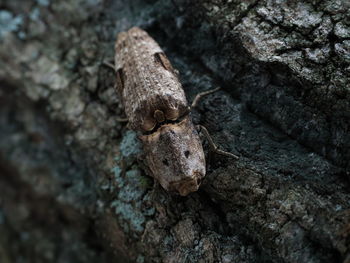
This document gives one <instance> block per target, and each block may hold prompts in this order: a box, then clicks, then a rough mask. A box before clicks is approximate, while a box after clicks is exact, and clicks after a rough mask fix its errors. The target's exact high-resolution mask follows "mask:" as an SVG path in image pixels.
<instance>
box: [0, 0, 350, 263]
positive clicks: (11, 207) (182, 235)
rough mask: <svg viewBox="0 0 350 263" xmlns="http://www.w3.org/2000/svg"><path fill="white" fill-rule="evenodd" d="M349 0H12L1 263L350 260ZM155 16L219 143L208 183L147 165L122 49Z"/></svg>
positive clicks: (1, 64) (0, 193) (6, 54)
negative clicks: (178, 188)
mask: <svg viewBox="0 0 350 263" xmlns="http://www.w3.org/2000/svg"><path fill="white" fill-rule="evenodd" d="M348 10H349V3H348V1H345V0H344V1H341V0H324V1H317V0H315V1H307V0H304V1H274V0H263V1H235V0H233V1H219V0H205V1H186V0H172V1H170V0H163V1H155V0H147V1H142V0H131V1H127V0H125V1H123V0H114V1H102V0H91V1H78V0H77V1H75V0H74V1H73V0H68V1H49V0H36V1H34V0H32V1H19V0H17V1H6V2H5V1H2V2H0V41H1V45H0V58H1V59H0V80H1V82H0V85H1V89H0V201H1V203H0V205H1V206H0V233H1V234H0V262H6V263H11V262H110V261H112V260H113V261H115V262H139V263H140V262H349V261H350V251H349V242H350V228H349V225H350V208H349V206H350V204H349V200H350V192H349V169H350V166H349V163H350V162H349V160H350V135H349V125H350V121H349V119H350V103H349V101H350V100H349V99H350V96H349V92H350V91H349V85H348V83H349V79H350V23H349V21H350V17H349V15H350V14H349V11H348ZM135 25H136V26H140V27H142V28H144V29H146V30H147V31H148V32H149V33H150V35H151V36H152V37H154V38H155V39H156V40H157V41H158V42H159V43H160V45H161V47H162V48H163V49H164V50H165V52H166V54H167V55H168V57H169V59H170V61H171V62H172V63H173V65H174V67H175V68H177V69H178V70H179V72H180V77H181V81H182V84H183V86H184V88H185V92H186V95H187V96H188V98H189V101H191V99H193V96H194V95H195V94H196V93H197V92H198V91H203V90H206V89H209V88H212V87H216V86H221V87H223V89H224V90H223V91H220V92H218V93H215V94H213V95H211V96H209V97H207V98H205V99H204V101H202V102H201V104H200V106H199V110H198V111H197V112H194V113H193V115H194V119H195V121H196V122H197V123H201V124H204V125H205V126H206V127H207V128H208V130H209V131H210V132H211V134H212V135H213V137H214V138H215V141H216V142H217V143H218V144H219V145H221V146H222V147H224V148H226V150H229V151H231V152H234V153H236V154H239V155H240V157H241V158H240V160H239V161H237V162H232V161H230V160H228V159H226V158H222V157H219V156H213V158H211V160H210V162H209V163H210V169H209V171H208V172H207V176H206V179H205V180H204V182H203V185H202V187H201V188H200V190H199V191H198V192H196V193H194V194H191V195H190V196H188V197H185V198H182V197H178V196H172V195H169V194H168V193H166V192H165V191H163V190H162V189H161V188H160V187H153V180H152V179H151V178H149V177H147V176H146V175H145V173H144V172H143V170H142V169H141V168H140V167H139V165H138V162H137V160H136V156H137V155H138V153H139V151H140V147H139V145H138V144H137V141H136V140H135V134H134V133H132V132H130V131H128V130H127V129H126V128H125V127H124V126H123V124H121V123H118V122H117V121H116V116H121V115H122V114H123V112H122V110H121V106H120V99H119V98H118V96H117V94H116V93H115V91H114V89H113V85H114V82H115V76H114V75H113V73H111V72H110V71H109V69H107V68H104V67H102V66H101V63H102V61H103V60H106V59H108V60H109V59H110V58H113V55H114V54H113V53H114V41H115V36H116V34H117V33H118V32H120V31H124V30H127V29H128V28H130V27H132V26H135Z"/></svg>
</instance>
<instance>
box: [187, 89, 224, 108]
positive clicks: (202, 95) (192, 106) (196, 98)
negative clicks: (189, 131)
mask: <svg viewBox="0 0 350 263" xmlns="http://www.w3.org/2000/svg"><path fill="white" fill-rule="evenodd" d="M219 89H220V87H218V88H215V89H211V90H207V91H203V92H201V93H198V94H197V95H196V97H195V98H194V100H193V102H192V105H191V109H192V108H195V107H196V106H197V104H198V102H199V100H200V99H201V98H203V97H204V96H206V95H209V94H212V93H214V92H216V91H218V90H219Z"/></svg>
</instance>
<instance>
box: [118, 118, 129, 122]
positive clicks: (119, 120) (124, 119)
mask: <svg viewBox="0 0 350 263" xmlns="http://www.w3.org/2000/svg"><path fill="white" fill-rule="evenodd" d="M115 119H116V121H117V122H128V121H129V120H128V118H120V117H117V118H115Z"/></svg>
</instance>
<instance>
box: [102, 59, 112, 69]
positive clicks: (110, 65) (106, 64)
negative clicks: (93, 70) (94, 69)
mask: <svg viewBox="0 0 350 263" xmlns="http://www.w3.org/2000/svg"><path fill="white" fill-rule="evenodd" d="M102 65H104V66H106V67H108V68H111V69H113V71H115V67H114V65H113V64H112V63H111V62H108V61H103V62H102Z"/></svg>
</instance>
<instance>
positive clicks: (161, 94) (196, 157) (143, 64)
mask: <svg viewBox="0 0 350 263" xmlns="http://www.w3.org/2000/svg"><path fill="white" fill-rule="evenodd" d="M115 51H116V55H115V67H114V69H115V72H116V75H117V85H116V86H117V90H118V92H119V94H120V95H121V97H122V100H123V104H124V108H125V113H126V116H127V119H128V122H129V124H128V125H129V127H130V128H131V129H133V130H134V131H136V132H138V133H139V134H141V135H140V136H139V138H140V140H141V142H142V144H143V150H144V152H145V161H146V164H147V166H148V168H149V169H150V171H151V173H152V176H153V177H154V178H155V179H156V180H157V181H158V182H159V183H160V184H161V185H162V187H163V188H164V189H166V190H167V191H171V192H178V193H179V194H180V195H183V196H185V195H187V194H189V193H190V192H194V191H197V190H198V187H199V185H200V182H201V180H202V179H203V177H204V176H205V156H204V152H203V148H202V144H201V141H200V138H199V136H198V133H197V130H196V129H195V127H194V125H193V124H192V120H191V117H190V114H189V113H190V107H189V105H188V103H187V100H186V96H185V93H184V90H183V88H182V86H181V83H180V82H179V79H178V77H177V73H176V71H175V70H174V69H173V67H172V66H171V63H170V62H169V60H168V59H167V57H166V56H165V54H164V52H163V51H162V49H161V48H160V47H159V45H158V44H157V43H156V42H155V41H154V40H153V39H152V38H151V37H150V36H149V35H148V34H147V33H146V32H145V31H143V30H142V29H140V28H137V27H133V28H131V29H130V30H129V31H127V32H122V33H120V34H119V35H118V37H117V42H116V45H115ZM205 132H206V130H205ZM206 133H207V132H206ZM214 146H215V145H214ZM215 148H216V146H215Z"/></svg>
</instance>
